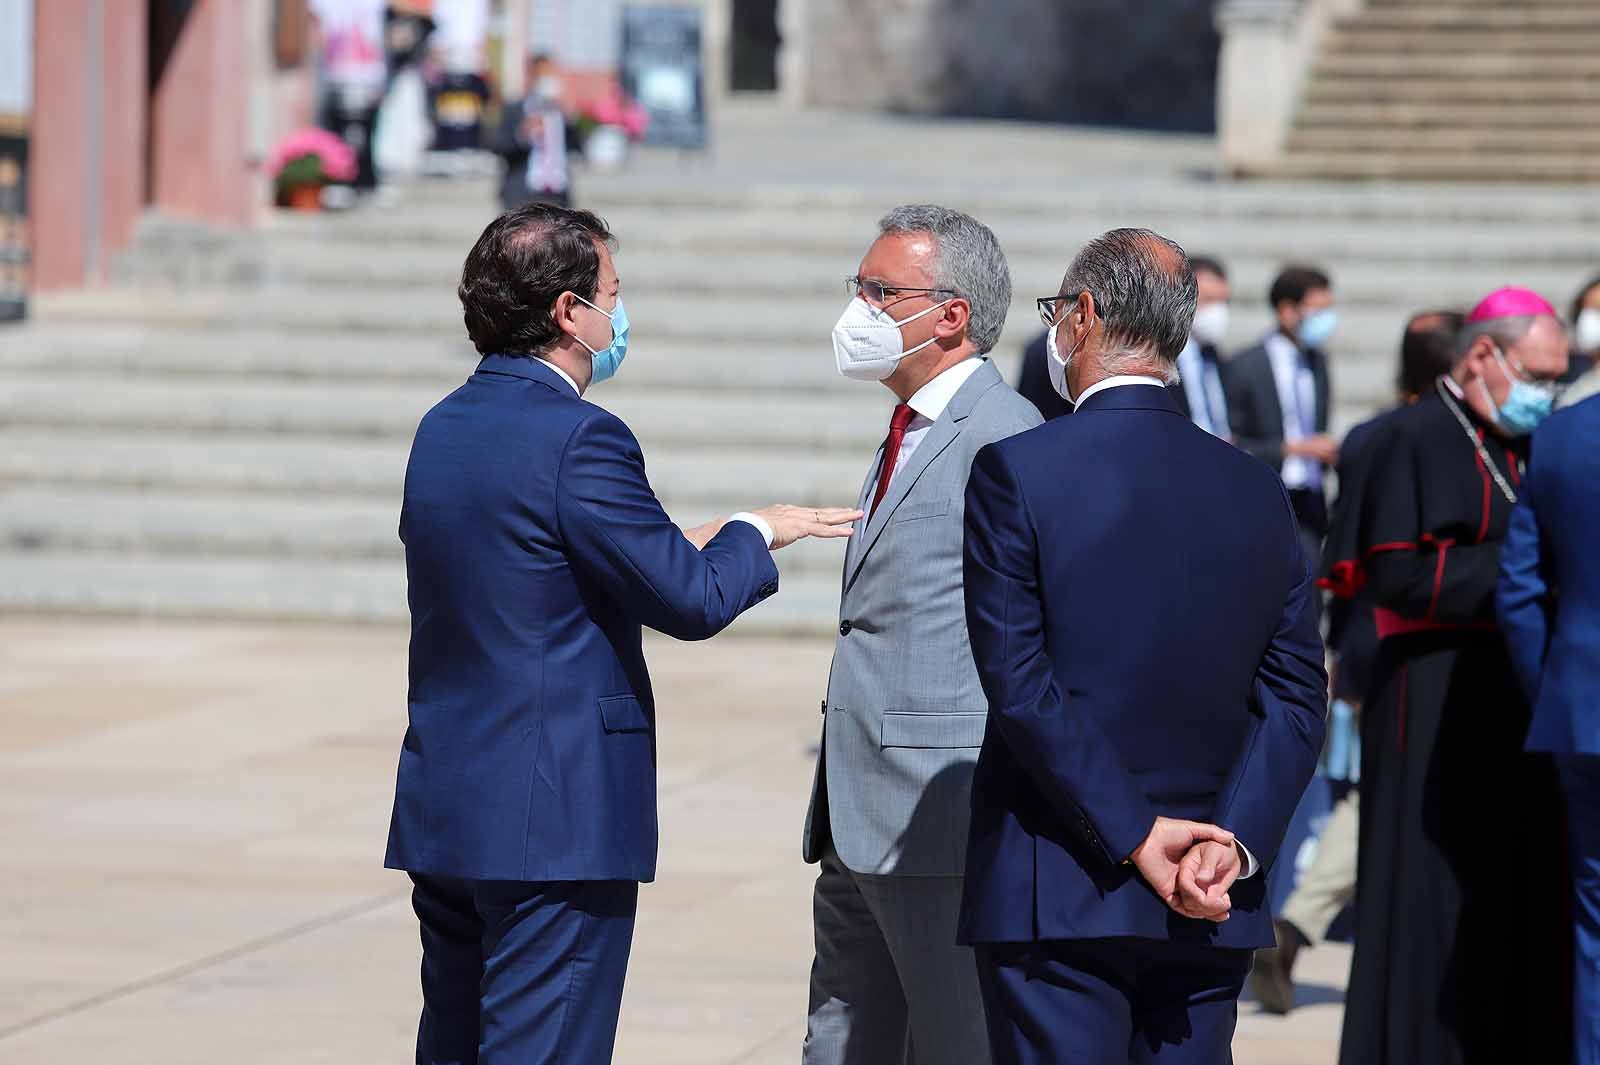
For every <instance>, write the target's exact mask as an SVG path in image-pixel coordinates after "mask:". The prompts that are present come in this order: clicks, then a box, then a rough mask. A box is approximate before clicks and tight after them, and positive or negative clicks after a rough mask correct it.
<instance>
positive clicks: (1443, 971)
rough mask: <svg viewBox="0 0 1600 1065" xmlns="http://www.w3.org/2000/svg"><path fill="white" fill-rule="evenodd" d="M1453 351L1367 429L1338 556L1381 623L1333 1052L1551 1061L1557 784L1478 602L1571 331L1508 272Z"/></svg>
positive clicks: (1369, 1058)
mask: <svg viewBox="0 0 1600 1065" xmlns="http://www.w3.org/2000/svg"><path fill="white" fill-rule="evenodd" d="M1456 351H1457V359H1456V363H1455V366H1454V368H1453V369H1452V371H1451V373H1450V374H1449V375H1448V376H1446V377H1443V378H1441V379H1440V380H1439V381H1438V382H1437V383H1436V384H1435V386H1434V388H1433V390H1432V392H1431V393H1429V394H1426V395H1424V396H1423V398H1422V399H1420V400H1419V401H1418V402H1417V403H1415V404H1413V405H1412V406H1409V407H1406V408H1403V409H1402V410H1400V411H1399V412H1397V413H1395V414H1394V415H1392V416H1391V417H1390V418H1389V419H1387V421H1386V422H1384V423H1383V428H1382V430H1381V441H1380V442H1379V443H1377V444H1374V445H1367V446H1368V447H1369V448H1370V447H1374V446H1376V447H1381V450H1377V451H1371V452H1370V454H1371V456H1372V458H1371V460H1370V463H1371V464H1370V469H1369V470H1368V473H1367V483H1366V487H1365V489H1364V491H1363V492H1362V494H1361V497H1360V504H1361V513H1360V515H1359V520H1358V523H1357V528H1358V530H1359V532H1358V533H1357V535H1356V536H1355V538H1354V540H1355V543H1354V546H1353V547H1352V548H1351V549H1350V550H1349V551H1348V552H1347V554H1346V557H1345V558H1343V559H1340V560H1338V561H1337V562H1336V566H1337V567H1338V571H1339V573H1340V579H1341V580H1343V581H1346V582H1348V583H1349V584H1351V585H1352V586H1354V587H1357V588H1359V589H1361V591H1362V594H1364V595H1366V596H1367V597H1369V598H1370V600H1371V601H1372V603H1373V605H1374V607H1375V609H1376V619H1377V631H1378V636H1379V638H1380V640H1381V641H1382V643H1381V652H1380V658H1379V668H1378V675H1377V677H1376V679H1375V683H1374V685H1373V690H1372V692H1371V694H1370V695H1369V696H1368V699H1367V701H1366V704H1365V706H1364V708H1363V717H1364V719H1365V720H1364V729H1363V732H1364V747H1363V751H1362V758H1361V827H1360V860H1359V874H1358V875H1359V882H1360V884H1361V885H1364V886H1365V887H1364V889H1363V890H1360V891H1359V893H1358V897H1357V902H1356V948H1355V960H1354V963H1353V965H1352V968H1351V974H1350V988H1349V993H1348V995H1347V999H1346V1009H1345V1019H1344V1037H1343V1042H1342V1045H1341V1048H1340V1062H1341V1063H1342V1065H1457V1063H1462V1062H1510V1061H1528V1062H1535V1061H1537V1062H1561V1061H1565V1060H1567V1046H1568V1027H1569V1025H1568V1021H1567V1009H1566V1005H1565V1001H1564V1000H1565V998H1566V995H1565V990H1564V983H1565V981H1564V977H1563V974H1562V972H1561V970H1562V968H1563V966H1562V965H1561V964H1560V959H1561V958H1562V957H1563V952H1562V947H1561V939H1562V936H1563V934H1564V933H1565V932H1566V929H1564V928H1563V927H1562V924H1561V920H1560V913H1561V909H1562V907H1561V905H1560V903H1561V891H1562V886H1563V885H1562V882H1561V863H1560V858H1559V855H1560V853H1561V826H1560V820H1561V811H1560V802H1559V797H1558V793H1557V791H1556V785H1555V779H1554V773H1553V771H1552V768H1551V767H1550V765H1549V764H1548V762H1547V760H1544V759H1541V758H1540V757H1539V756H1535V755H1527V754H1524V753H1523V752H1522V744H1523V738H1524V735H1525V733H1526V731H1527V723H1528V712H1527V708H1526V704H1525V703H1524V701H1523V699H1522V696H1521V693H1520V691H1519V690H1518V686H1517V683H1516V678H1515V676H1514V675H1513V672H1512V668H1511V662H1510V660H1509V658H1508V656H1507V653H1506V648H1505V643H1504V640H1503V639H1502V638H1501V635H1500V633H1499V631H1498V630H1497V628H1496V626H1495V623H1494V589H1495V581H1496V577H1497V575H1498V572H1499V565H1500V549H1501V544H1502V543H1503V542H1504V540H1505V536H1506V530H1507V527H1508V525H1509V522H1510V517H1511V512H1512V508H1513V507H1514V505H1515V503H1516V500H1517V494H1518V492H1519V491H1520V486H1521V482H1522V469H1523V463H1524V461H1525V459H1526V456H1527V439H1528V438H1527V434H1528V433H1529V432H1530V431H1531V430H1532V429H1533V428H1534V427H1535V426H1536V425H1537V424H1538V422H1539V421H1540V420H1541V419H1542V418H1543V417H1544V416H1545V415H1546V414H1548V413H1549V410H1550V404H1551V395H1552V388H1553V385H1554V382H1555V381H1556V379H1558V378H1559V377H1560V376H1561V374H1562V373H1564V372H1565V371H1566V368H1567V338H1566V332H1565V329H1564V328H1563V326H1562V324H1561V322H1560V320H1559V318H1558V317H1557V315H1556V313H1555V310H1554V309H1553V308H1552V307H1551V306H1550V305H1549V303H1547V302H1546V301H1545V300H1543V299H1542V298H1540V297H1539V296H1538V295H1536V294H1535V293H1532V292H1530V291H1528V290H1526V289H1502V290H1499V291H1497V292H1494V293H1492V294H1491V295H1490V296H1488V297H1486V298H1485V299H1484V300H1483V301H1482V302H1481V303H1479V304H1478V306H1477V307H1475V308H1474V309H1473V311H1472V312H1471V313H1470V314H1469V315H1468V316H1467V320H1466V323H1465V325H1464V327H1463V329H1462V331H1461V335H1460V338H1459V339H1458V343H1457V346H1456ZM1490 841H1492V842H1490ZM1486 848H1488V849H1489V851H1492V855H1486Z"/></svg>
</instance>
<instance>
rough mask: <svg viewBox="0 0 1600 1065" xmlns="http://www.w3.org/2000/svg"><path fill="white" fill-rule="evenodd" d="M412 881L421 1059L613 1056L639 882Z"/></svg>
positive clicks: (446, 1064)
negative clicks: (418, 941)
mask: <svg viewBox="0 0 1600 1065" xmlns="http://www.w3.org/2000/svg"><path fill="white" fill-rule="evenodd" d="M411 881H412V885H413V889H412V892H411V903H412V907H413V908H414V909H415V910H416V912H417V920H418V921H419V922H421V925H422V1020H421V1023H420V1024H419V1025H418V1027H417V1065H472V1063H475V1062H480V1063H482V1065H608V1063H609V1062H610V1061H611V1050H612V1046H613V1044H614V1043H615V1042H616V1037H617V1014H618V1011H619V1010H620V1008H621V1005H622V982H623V977H624V975H625V974H626V972H627V968H628V951H629V948H630V947H631V946H632V943H633V918H634V912H635V910H636V909H637V906H638V901H639V885H638V884H636V883H634V882H633V881H631V880H587V881H567V882H552V883H544V884H532V883H521V882H517V881H502V880H457V879H455V878H452V877H435V876H421V875H418V874H415V873H413V874H412V876H411Z"/></svg>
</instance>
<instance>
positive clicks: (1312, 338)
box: [1224, 266, 1339, 558]
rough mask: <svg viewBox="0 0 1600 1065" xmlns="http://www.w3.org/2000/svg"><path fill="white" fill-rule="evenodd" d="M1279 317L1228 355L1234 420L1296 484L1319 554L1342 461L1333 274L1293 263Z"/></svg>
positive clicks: (1279, 286)
mask: <svg viewBox="0 0 1600 1065" xmlns="http://www.w3.org/2000/svg"><path fill="white" fill-rule="evenodd" d="M1268 300H1269V302H1270V303H1271V305H1272V313H1273V316H1274V318H1275V319H1276V324H1275V325H1274V327H1273V330H1272V332H1271V333H1269V334H1267V336H1266V338H1265V339H1263V340H1262V341H1261V343H1259V344H1257V345H1256V346H1255V347H1253V348H1249V349H1247V350H1245V351H1242V352H1240V353H1239V354H1238V355H1237V356H1235V357H1234V358H1233V359H1232V360H1231V361H1230V362H1228V363H1227V371H1226V374H1225V377H1224V381H1225V384H1226V386H1227V391H1228V421H1229V423H1230V424H1231V426H1232V428H1233V438H1234V443H1236V444H1238V445H1239V446H1240V447H1242V448H1244V449H1245V450H1246V451H1248V452H1250V454H1252V455H1254V456H1255V457H1256V458H1258V459H1260V460H1261V461H1262V462H1265V463H1266V464H1267V465H1269V466H1271V467H1272V468H1273V469H1275V470H1277V471H1278V472H1279V474H1280V475H1281V476H1282V477H1283V483H1284V486H1285V487H1286V488H1288V490H1289V500H1290V502H1292V503H1293V504H1294V512H1295V517H1296V519H1297V520H1298V522H1299V525H1300V534H1301V538H1302V541H1303V543H1304V546H1305V550H1306V555H1307V556H1308V557H1310V558H1317V557H1318V556H1319V555H1320V553H1321V550H1322V537H1323V536H1324V535H1325V534H1326V533H1327V531H1328V500H1327V496H1326V495H1325V494H1324V483H1323V482H1324V480H1325V479H1326V475H1327V472H1328V468H1329V467H1330V466H1332V465H1333V464H1334V463H1336V462H1338V461H1339V444H1338V441H1337V440H1335V439H1334V438H1333V437H1331V436H1329V435H1328V412H1329V409H1330V407H1331V398H1330V395H1329V391H1330V390H1329V386H1328V357H1327V355H1326V354H1325V353H1324V350H1323V348H1324V345H1326V344H1327V342H1328V340H1329V338H1330V337H1332V335H1333V331H1334V329H1335V327H1336V326H1337V325H1338V317H1337V315H1336V314H1335V312H1334V309H1333V286H1332V283H1331V282H1330V281H1329V280H1328V275H1327V274H1325V273H1323V272H1322V271H1321V270H1316V269H1312V268H1311V267H1306V266H1290V267H1288V268H1286V269H1284V270H1283V272H1282V273H1280V274H1279V275H1278V276H1277V278H1276V280H1274V281H1273V282H1272V289H1271V291H1270V292H1269V294H1268Z"/></svg>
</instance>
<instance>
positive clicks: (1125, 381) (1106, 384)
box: [1074, 374, 1261, 880]
mask: <svg viewBox="0 0 1600 1065" xmlns="http://www.w3.org/2000/svg"><path fill="white" fill-rule="evenodd" d="M1125 385H1154V386H1155V387H1156V388H1165V387H1167V386H1166V384H1165V382H1163V381H1161V380H1160V379H1159V378H1155V377H1144V376H1142V375H1132V374H1129V375H1123V376H1119V377H1107V378H1106V379H1105V380H1103V381H1098V382H1096V383H1095V384H1092V385H1090V386H1089V387H1088V388H1086V389H1084V390H1083V395H1081V396H1079V397H1078V402H1077V403H1076V404H1074V405H1075V406H1079V407H1081V406H1083V404H1084V402H1085V401H1086V400H1087V399H1088V398H1089V397H1090V396H1092V395H1094V394H1095V393H1096V392H1104V391H1105V390H1106V389H1108V388H1122V387H1123V386H1125ZM1234 842H1235V843H1237V844H1238V845H1239V851H1240V853H1241V854H1242V855H1243V856H1244V870H1243V871H1242V872H1241V873H1240V874H1239V879H1240V880H1248V879H1249V878H1250V877H1252V876H1255V875H1256V873H1257V872H1259V871H1260V868H1261V866H1260V863H1259V862H1257V861H1256V856H1255V855H1254V854H1251V853H1250V848H1249V847H1246V846H1245V845H1244V840H1242V839H1235V840H1234Z"/></svg>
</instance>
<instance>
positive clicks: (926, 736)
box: [883, 710, 989, 747]
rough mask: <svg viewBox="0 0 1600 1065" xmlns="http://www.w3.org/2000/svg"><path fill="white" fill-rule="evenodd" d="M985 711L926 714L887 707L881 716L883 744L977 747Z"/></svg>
mask: <svg viewBox="0 0 1600 1065" xmlns="http://www.w3.org/2000/svg"><path fill="white" fill-rule="evenodd" d="M988 720H989V715H988V714H927V713H921V714H919V713H911V712H909V711H904V710H890V711H887V712H886V713H885V714H884V715H883V746H885V747H981V746H983V729H984V726H985V725H986V724H987V723H988Z"/></svg>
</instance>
